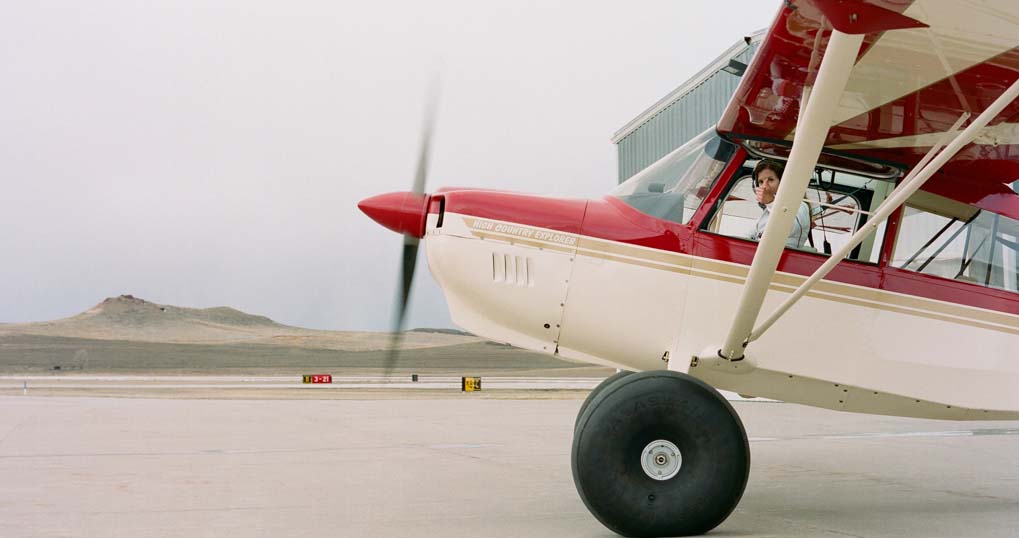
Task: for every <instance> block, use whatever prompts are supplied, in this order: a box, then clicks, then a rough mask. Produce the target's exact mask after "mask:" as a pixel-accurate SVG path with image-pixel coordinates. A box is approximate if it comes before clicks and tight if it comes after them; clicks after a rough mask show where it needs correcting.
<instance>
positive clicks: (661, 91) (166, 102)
mask: <svg viewBox="0 0 1019 538" xmlns="http://www.w3.org/2000/svg"><path fill="white" fill-rule="evenodd" d="M142 4H144V6H143V5H142ZM210 4H212V5H210ZM779 4H780V2H779V1H778V0H775V1H769V0H764V1H761V0H746V1H738V2H735V1H734V2H719V1H717V0H716V1H705V2H695V1H692V0H690V1H687V0H682V1H681V0H673V1H668V2H664V1H654V2H618V1H615V2H590V1H570V2H548V1H545V2H526V1H520V0H515V1H511V2H468V1H463V2H452V1H444V0H429V1H426V2H410V1H408V2H353V1H347V0H341V1H339V2H336V1H322V2H302V1H290V2H259V1H251V0H244V1H237V2H206V1H202V2H189V1H186V0H173V1H166V2H144V3H142V2H128V1H123V2H104V1H91V2H77V1H71V2H47V1H39V2H14V3H11V4H9V5H8V6H7V7H6V8H5V9H4V14H3V17H0V77H2V84H0V125H2V128H0V187H2V190H0V201H2V206H0V322H24V321H41V320H49V319H55V318H60V317H65V316H69V315H73V314H76V313H78V312H80V311H82V310H85V309H87V308H89V307H91V306H92V305H94V304H95V303H97V302H99V301H101V300H102V299H103V298H105V297H108V296H113V295H119V294H121V293H131V294H134V295H135V296H138V297H142V298H145V299H148V300H151V301H155V302H158V303H166V304H173V305H178V306H192V307H208V306H221V305H227V306H233V307H235V308H239V309H241V310H244V311H247V312H251V313H257V314H262V315H266V316H269V317H271V318H273V319H275V320H277V321H280V322H283V323H287V324H292V325H299V326H304V327H313V328H323V329H343V330H383V329H385V328H386V327H387V326H388V324H389V320H390V316H391V312H390V309H391V307H392V301H393V294H394V290H395V287H396V282H397V277H398V274H397V270H398V269H397V262H398V259H399V252H400V245H401V242H400V238H399V236H397V235H396V234H394V233H392V232H389V231H388V230H385V229H383V228H382V227H380V226H378V225H376V224H375V223H374V222H372V221H371V220H369V219H368V218H367V217H365V216H364V215H363V214H361V212H360V211H358V210H357V208H356V203H357V201H358V200H360V199H362V198H366V197H368V196H371V195H373V194H378V193H383V192H389V191H396V190H407V189H408V188H409V186H410V183H411V180H412V176H413V173H414V166H415V159H416V146H417V144H418V137H419V131H420V125H421V118H422V112H423V106H424V105H423V103H424V100H425V93H426V86H427V81H428V78H429V74H430V73H431V72H433V71H435V70H436V69H438V70H440V71H441V78H442V94H441V104H440V107H439V115H438V122H437V125H436V133H435V138H434V141H433V149H434V151H433V157H432V163H431V167H430V177H429V185H428V187H429V188H435V187H440V186H443V185H458V186H479V187H499V188H505V189H511V190H519V191H524V192H535V193H543V194H549V195H554V196H577V197H599V196H601V195H603V194H604V193H605V192H607V191H608V190H609V189H611V188H612V187H613V186H614V185H615V182H616V148H615V146H614V145H613V144H612V143H611V141H610V137H611V136H612V134H613V133H614V132H615V131H616V130H617V129H619V128H620V127H622V126H623V125H624V124H625V123H627V122H628V121H629V120H631V119H632V118H634V117H635V116H637V115H638V114H639V113H641V112H642V111H643V110H645V109H646V108H648V107H649V106H651V105H652V104H654V103H655V102H656V101H657V100H658V99H660V98H662V97H663V96H665V94H667V93H668V92H670V91H671V90H673V89H674V88H676V87H677V86H678V85H679V84H681V83H682V82H683V81H685V80H686V79H687V78H689V77H690V76H692V75H693V74H694V73H696V72H697V71H698V70H700V69H701V68H702V67H703V66H704V65H705V64H706V63H707V62H709V61H710V60H712V59H714V58H715V57H716V56H718V55H719V54H720V53H721V52H722V51H724V50H725V49H726V48H728V47H729V46H730V45H732V44H733V43H735V42H736V41H737V40H738V39H740V38H741V37H742V36H743V35H746V34H749V33H751V32H753V31H754V30H757V29H760V28H763V27H766V26H767V25H768V24H769V23H770V22H771V20H772V18H773V16H774V15H775V13H776V11H777V9H778V7H779ZM418 276H419V278H417V279H416V281H415V290H414V295H413V297H412V299H411V305H410V312H409V315H408V326H410V327H420V326H429V327H451V326H452V324H451V322H450V320H449V315H448V312H447V310H446V305H445V302H444V301H443V299H442V296H441V292H440V290H439V289H438V287H437V286H436V285H435V284H434V281H433V280H432V279H431V276H430V275H429V274H428V271H427V264H426V263H425V261H424V257H423V256H422V258H421V260H420V263H419V274H418Z"/></svg>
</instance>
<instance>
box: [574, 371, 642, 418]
mask: <svg viewBox="0 0 1019 538" xmlns="http://www.w3.org/2000/svg"><path fill="white" fill-rule="evenodd" d="M632 373H633V372H631V371H629V370H621V371H619V372H616V373H614V374H612V375H610V376H608V377H606V378H605V379H603V380H602V382H601V383H598V386H597V387H595V388H594V389H592V390H591V393H590V394H588V395H587V398H584V403H582V404H580V411H577V419H576V420H575V421H574V422H573V431H577V425H578V424H580V417H582V416H583V415H584V411H586V410H587V408H588V406H590V405H591V402H593V401H594V399H595V398H596V397H598V394H599V393H601V391H603V390H605V389H606V388H607V387H608V386H609V385H611V384H613V383H615V382H616V380H618V379H622V378H624V377H626V376H628V375H630V374H632Z"/></svg>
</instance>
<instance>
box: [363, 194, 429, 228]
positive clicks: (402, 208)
mask: <svg viewBox="0 0 1019 538" xmlns="http://www.w3.org/2000/svg"><path fill="white" fill-rule="evenodd" d="M357 207H358V208H359V209H360V210H361V211H362V212H364V214H365V215H368V216H369V217H371V219H372V220H374V221H375V222H377V223H379V224H381V225H383V226H385V227H386V228H389V229H390V230H393V231H394V232H396V233H399V234H405V235H409V236H411V237H417V238H419V239H420V238H421V237H424V235H425V221H426V217H427V216H428V195H427V194H417V193H413V192H389V193H386V194H379V195H377V196H372V197H371V198H365V199H364V200H361V201H360V202H358V204H357Z"/></svg>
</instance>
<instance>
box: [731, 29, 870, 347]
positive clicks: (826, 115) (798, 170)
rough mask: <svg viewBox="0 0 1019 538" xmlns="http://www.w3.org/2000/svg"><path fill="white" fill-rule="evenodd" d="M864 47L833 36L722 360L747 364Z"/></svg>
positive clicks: (855, 37) (857, 39)
mask: <svg viewBox="0 0 1019 538" xmlns="http://www.w3.org/2000/svg"><path fill="white" fill-rule="evenodd" d="M862 43H863V35H862V34H846V33H842V32H840V31H838V30H832V32H831V38H830V39H829V41H828V47H827V48H826V49H825V51H824V58H823V59H822V60H821V67H820V68H819V69H818V72H817V79H816V81H815V82H814V86H813V88H812V89H811V91H810V98H809V100H806V106H805V107H804V108H802V109H801V110H802V113H801V114H800V117H799V119H798V120H797V122H796V134H795V135H794V137H793V147H792V152H791V153H790V154H789V161H788V162H787V163H786V167H785V172H783V174H782V182H781V183H779V187H778V193H777V195H776V197H775V205H774V207H775V210H774V211H772V214H771V217H769V219H768V224H767V226H766V227H765V228H764V236H763V237H762V238H761V242H760V243H759V244H758V245H757V252H756V253H755V254H754V261H753V263H752V264H751V265H750V275H749V276H748V277H747V283H746V286H745V287H744V288H743V295H742V296H741V297H740V301H739V306H738V307H737V308H736V317H735V318H734V319H733V322H732V326H731V327H730V328H729V333H728V336H726V338H725V342H724V343H723V344H722V347H721V349H719V350H718V355H719V356H720V357H722V358H724V359H728V360H732V361H737V360H742V359H743V350H744V348H745V347H746V346H747V344H748V343H749V340H748V337H749V335H750V332H751V329H753V327H754V322H755V321H757V315H758V314H759V313H760V311H761V305H762V303H763V302H764V297H765V295H766V294H767V293H768V286H769V284H771V277H772V275H774V274H775V269H776V268H777V267H778V261H779V258H780V257H781V256H782V250H783V249H784V248H785V242H786V237H788V235H789V231H790V230H792V227H793V220H794V219H795V218H796V212H797V210H798V209H799V205H800V200H802V199H803V195H804V194H805V193H806V192H807V186H808V184H809V183H810V177H811V175H812V174H813V171H814V167H815V166H816V165H817V158H818V156H820V155H821V148H822V147H823V145H824V141H825V139H826V138H827V137H828V129H829V127H830V126H831V124H832V119H833V118H834V116H835V112H836V110H837V109H838V106H839V99H840V98H841V96H842V92H843V90H845V88H846V82H847V81H848V80H849V73H850V72H851V71H852V69H853V65H854V64H855V63H856V57H857V55H858V54H859V52H860V45H861V44H862ZM804 97H806V95H804Z"/></svg>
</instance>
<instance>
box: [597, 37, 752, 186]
mask: <svg viewBox="0 0 1019 538" xmlns="http://www.w3.org/2000/svg"><path fill="white" fill-rule="evenodd" d="M764 35H765V31H764V30H760V31H758V32H755V33H753V34H752V35H750V36H747V37H746V38H743V39H740V40H739V41H738V42H737V43H735V44H734V45H733V46H732V47H729V49H728V50H726V51H725V52H723V53H722V55H721V56H719V57H718V58H716V59H715V60H714V61H712V62H711V63H709V64H708V65H707V66H705V67H704V69H702V70H701V71H700V72H699V73H697V74H696V75H694V76H693V77H692V78H690V80H687V81H686V82H684V83H683V84H682V85H680V86H679V87H678V88H676V89H675V90H673V91H671V92H670V93H669V94H668V95H666V96H665V97H664V98H662V99H661V100H660V101H658V102H657V103H655V104H654V105H653V106H651V107H650V108H648V109H647V110H645V111H644V112H642V113H641V114H640V115H639V116H637V117H636V118H634V119H633V120H631V121H630V122H629V123H627V124H626V125H625V126H623V127H622V128H621V129H619V130H618V131H616V134H615V135H613V137H612V141H613V142H614V143H615V144H616V148H617V156H618V167H619V176H618V178H619V182H620V183H622V182H623V181H626V179H627V178H629V177H630V176H632V175H633V174H636V173H637V172H639V171H641V170H643V169H644V168H645V167H647V166H648V165H650V164H651V163H654V162H655V161H657V160H658V159H660V158H662V157H664V156H665V155H666V154H667V153H669V152H670V151H672V150H674V149H676V148H678V147H679V146H681V145H683V144H684V143H686V142H687V141H688V140H690V139H691V138H693V137H694V136H696V135H698V134H700V133H701V132H703V131H704V130H705V129H707V128H708V127H711V126H713V125H715V124H716V123H718V118H719V117H720V116H721V115H722V111H723V110H724V109H725V106H726V105H727V104H729V98H730V97H732V94H733V92H735V91H736V86H737V85H739V80H740V77H739V75H736V74H733V73H731V72H729V71H725V70H724V69H726V68H729V65H730V60H735V61H736V62H739V63H741V64H743V65H744V66H745V65H748V64H749V63H750V59H751V58H753V55H754V53H755V52H756V51H757V46H758V45H759V44H760V42H761V40H762V39H763V38H764ZM736 67H738V66H736ZM730 69H731V68H730Z"/></svg>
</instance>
